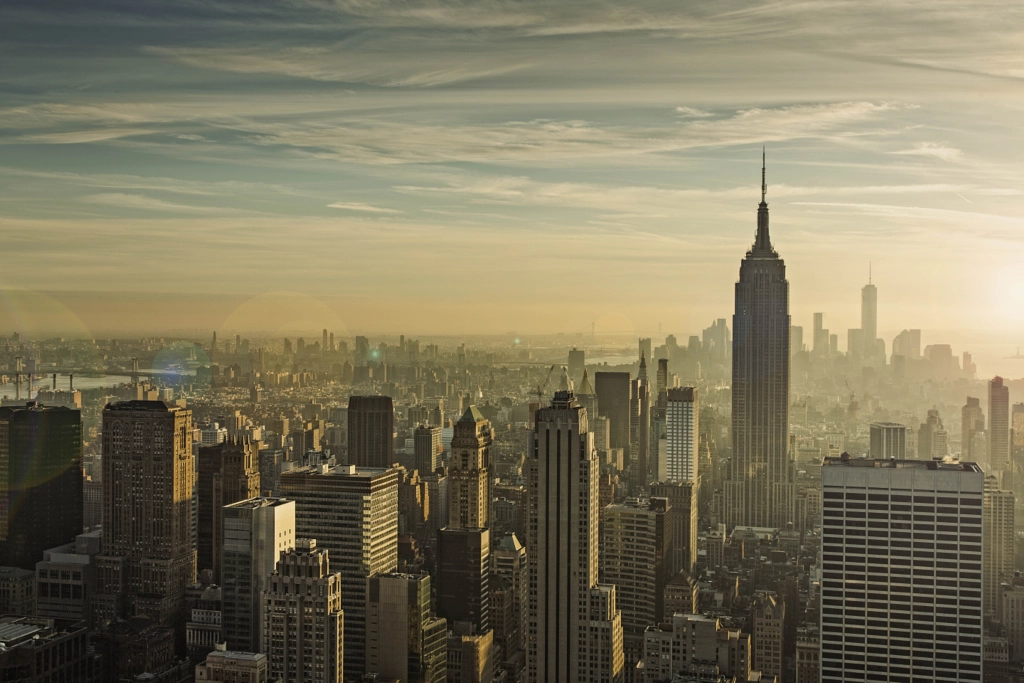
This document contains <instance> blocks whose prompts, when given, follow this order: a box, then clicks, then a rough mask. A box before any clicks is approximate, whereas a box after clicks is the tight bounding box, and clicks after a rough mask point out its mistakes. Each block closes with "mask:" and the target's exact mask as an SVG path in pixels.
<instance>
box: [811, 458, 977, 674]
mask: <svg viewBox="0 0 1024 683" xmlns="http://www.w3.org/2000/svg"><path fill="white" fill-rule="evenodd" d="M984 476H985V475H984V473H983V472H982V471H981V469H980V468H979V467H978V466H977V465H975V464H974V463H955V464H946V463H943V462H940V461H934V460H929V461H921V460H895V461H893V460H865V459H859V458H855V459H851V458H849V456H845V457H842V458H827V459H826V460H825V463H824V465H823V466H822V468H821V478H822V482H821V483H822V498H823V519H822V538H821V548H822V579H821V681H822V683H844V682H846V681H851V682H852V681H875V680H886V681H896V680H904V681H911V680H915V681H916V680H927V681H949V682H950V683H952V682H953V681H958V682H961V683H967V682H968V681H981V680H982V678H981V667H982V664H981V658H982V649H981V637H982V632H981V618H982V608H981V600H982V590H981V587H982V570H981V565H982V545H981V542H982V497H983V490H984ZM865 516H866V517H865ZM865 533H866V534H867V536H866V535H865Z"/></svg>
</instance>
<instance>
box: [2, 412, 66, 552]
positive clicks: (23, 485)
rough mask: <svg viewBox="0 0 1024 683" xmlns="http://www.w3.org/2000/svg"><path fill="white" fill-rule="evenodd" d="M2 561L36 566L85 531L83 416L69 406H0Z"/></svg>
mask: <svg viewBox="0 0 1024 683" xmlns="http://www.w3.org/2000/svg"><path fill="white" fill-rule="evenodd" d="M0 492H2V494H0V565H2V566H6V567H20V568H21V569H31V570H35V566H36V562H38V561H40V560H42V559H43V552H44V551H45V550H48V549H50V548H54V547H56V546H61V545H64V544H65V543H72V542H73V541H74V540H75V537H76V536H78V534H80V533H82V510H83V505H82V417H81V412H80V411H77V410H71V409H69V408H64V407H60V408H51V407H44V406H41V405H39V404H38V403H35V402H29V403H27V404H26V405H25V406H24V407H19V408H0Z"/></svg>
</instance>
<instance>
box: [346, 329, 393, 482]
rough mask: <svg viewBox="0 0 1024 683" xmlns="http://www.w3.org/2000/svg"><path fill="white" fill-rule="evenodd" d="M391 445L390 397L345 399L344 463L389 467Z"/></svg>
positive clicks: (391, 453) (391, 454)
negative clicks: (346, 419) (346, 403)
mask: <svg viewBox="0 0 1024 683" xmlns="http://www.w3.org/2000/svg"><path fill="white" fill-rule="evenodd" d="M357 346H358V345H357ZM394 441H395V409H394V406H393V405H392V403H391V397H390V396H349V399H348V463H349V464H350V465H355V466H357V467H378V468H381V467H384V468H386V467H391V465H393V464H394V462H395V443H394Z"/></svg>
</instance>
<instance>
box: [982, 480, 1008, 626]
mask: <svg viewBox="0 0 1024 683" xmlns="http://www.w3.org/2000/svg"><path fill="white" fill-rule="evenodd" d="M982 527H983V528H982V537H983V540H984V547H983V551H984V558H983V559H982V571H983V573H984V577H983V585H984V586H985V593H984V595H983V598H982V607H983V608H984V610H985V616H986V617H995V616H996V615H997V612H998V609H999V601H1000V598H999V595H1000V584H1003V583H1008V584H1012V583H1013V555H1014V538H1015V537H1014V495H1013V491H1006V490H1004V489H1002V488H1000V486H999V478H998V477H996V476H992V475H990V476H987V477H985V501H984V510H983V512H982Z"/></svg>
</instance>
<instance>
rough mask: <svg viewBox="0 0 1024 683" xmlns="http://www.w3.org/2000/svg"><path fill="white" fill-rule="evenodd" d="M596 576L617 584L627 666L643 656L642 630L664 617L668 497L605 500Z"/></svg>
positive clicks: (669, 546)
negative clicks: (642, 500) (606, 502)
mask: <svg viewBox="0 0 1024 683" xmlns="http://www.w3.org/2000/svg"><path fill="white" fill-rule="evenodd" d="M601 515H602V522H603V523H602V525H601V547H600V549H601V558H600V580H601V583H604V584H612V585H614V586H615V599H616V604H617V605H618V608H619V610H620V611H621V612H622V634H623V646H622V649H623V654H624V657H625V659H624V661H625V667H626V669H627V670H629V669H632V668H634V667H635V666H636V663H637V662H639V661H640V660H641V659H643V654H644V631H645V630H646V629H647V627H648V626H650V625H652V624H659V623H661V622H662V621H663V620H664V617H665V615H664V613H663V612H662V608H663V606H664V600H665V584H666V583H667V582H668V580H669V579H670V578H672V574H670V569H671V565H672V539H673V533H672V517H671V513H670V512H669V503H668V500H667V499H666V498H651V499H650V500H649V501H644V502H636V501H632V502H627V503H624V504H619V505H615V504H613V505H609V506H608V507H606V508H604V509H603V510H602V511H601Z"/></svg>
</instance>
